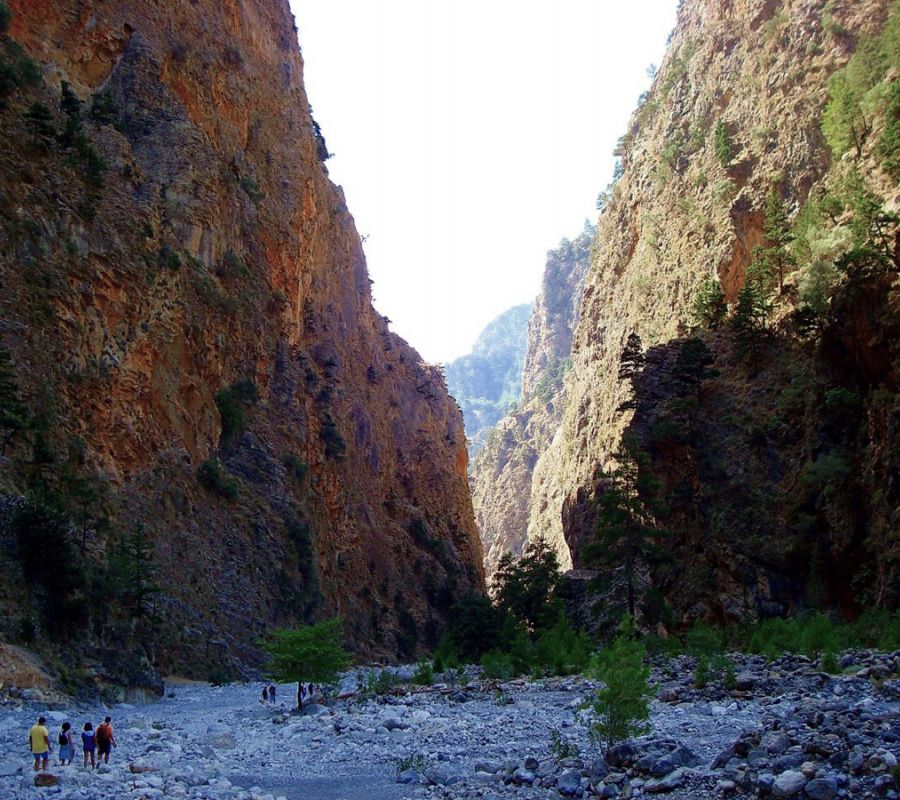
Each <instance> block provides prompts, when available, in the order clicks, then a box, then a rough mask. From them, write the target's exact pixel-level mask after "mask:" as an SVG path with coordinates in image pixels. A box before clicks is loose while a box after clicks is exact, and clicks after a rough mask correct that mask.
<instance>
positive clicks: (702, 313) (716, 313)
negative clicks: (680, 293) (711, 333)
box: [691, 278, 728, 330]
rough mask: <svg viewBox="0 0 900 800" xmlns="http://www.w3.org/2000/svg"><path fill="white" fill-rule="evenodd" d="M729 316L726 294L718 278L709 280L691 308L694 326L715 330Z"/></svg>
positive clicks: (701, 288) (703, 285) (701, 287)
mask: <svg viewBox="0 0 900 800" xmlns="http://www.w3.org/2000/svg"><path fill="white" fill-rule="evenodd" d="M727 314H728V303H726V302H725V292H723V291H722V285H721V284H720V283H719V280H718V278H708V279H707V280H705V281H704V282H703V283H702V284H701V285H700V289H699V290H698V291H697V295H696V297H694V302H693V305H692V307H691V316H692V317H693V319H694V324H695V325H697V326H699V327H701V328H709V329H710V330H715V329H716V328H718V327H719V326H720V325H721V324H722V323H723V322H724V321H725V317H726V316H727Z"/></svg>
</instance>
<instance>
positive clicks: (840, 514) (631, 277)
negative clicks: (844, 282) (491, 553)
mask: <svg viewBox="0 0 900 800" xmlns="http://www.w3.org/2000/svg"><path fill="white" fill-rule="evenodd" d="M889 6H890V3H888V2H886V0H863V1H862V2H856V3H846V4H838V5H835V4H826V3H824V2H803V3H780V2H771V1H770V0H736V1H735V2H724V1H723V0H687V2H685V3H684V4H683V6H682V7H681V9H680V12H679V18H678V24H677V27H676V29H675V31H674V33H673V37H672V39H671V43H670V46H669V50H668V52H667V55H666V57H665V60H664V62H663V64H662V66H661V68H660V70H659V73H658V76H657V77H656V80H655V82H654V86H653V88H652V90H651V91H650V92H649V94H648V96H647V97H646V98H645V99H644V101H643V102H642V104H641V106H640V107H639V108H638V110H637V111H636V112H635V115H634V117H633V118H632V122H631V125H630V127H629V130H628V132H627V134H626V136H625V138H624V139H623V145H622V150H623V166H624V174H623V175H622V177H621V179H620V180H619V181H618V183H617V185H616V186H615V191H614V193H613V197H612V200H611V202H610V203H609V205H608V207H607V208H606V210H605V211H604V213H603V214H602V215H601V217H600V221H599V231H598V235H597V246H596V253H595V256H594V258H593V260H592V264H591V269H590V271H589V273H588V276H587V279H586V281H585V285H584V291H583V298H582V303H581V315H580V320H579V322H578V325H577V329H576V332H575V336H574V342H573V345H572V353H571V357H572V368H571V370H570V371H569V372H568V373H567V376H566V390H565V391H566V399H565V408H564V410H563V411H562V423H561V426H560V428H559V430H558V432H557V433H556V435H555V436H554V437H553V438H552V442H551V443H550V445H549V447H548V448H547V449H546V450H543V451H538V457H539V462H538V464H539V466H538V467H537V468H536V469H535V470H534V477H533V480H532V487H531V500H530V505H529V523H528V530H529V536H537V535H544V536H546V537H547V538H548V539H550V540H551V541H553V542H555V543H556V544H557V546H558V548H559V551H560V555H561V558H562V560H563V561H566V560H568V559H569V558H571V559H572V560H573V561H574V562H575V564H576V566H578V563H579V552H580V547H581V544H582V543H583V542H584V541H585V539H586V538H587V537H589V536H591V534H592V531H593V529H594V525H595V518H596V517H595V510H594V505H593V498H594V497H595V495H596V492H597V490H598V484H597V475H598V471H608V470H609V469H610V467H611V466H613V464H614V462H613V460H612V454H613V453H614V452H615V451H616V449H617V448H618V446H619V442H620V439H621V436H622V433H623V431H624V430H625V429H626V428H631V430H632V431H634V432H635V433H636V434H637V435H638V438H639V440H640V442H641V444H642V446H643V447H644V448H645V449H646V450H647V451H648V453H649V458H650V466H649V468H650V469H652V471H653V472H654V474H655V476H656V477H657V478H658V479H660V480H661V481H662V483H663V488H662V491H663V492H664V493H665V496H666V499H667V500H668V501H669V502H670V504H671V507H674V509H675V511H673V515H674V516H672V517H670V518H669V519H667V520H666V521H665V522H666V523H671V527H670V530H673V532H674V534H675V535H674V539H673V545H674V548H675V553H676V559H677V563H678V568H673V569H670V570H669V572H668V574H669V577H668V578H667V579H663V585H664V587H666V591H667V594H666V597H667V598H668V600H669V601H670V602H672V603H674V604H675V606H676V610H677V611H678V612H679V614H681V615H683V616H684V617H686V618H696V617H697V616H711V617H718V618H720V619H735V618H740V619H747V618H754V617H755V616H757V615H759V614H766V613H781V612H783V611H786V610H790V609H796V608H797V607H802V605H803V604H804V603H805V602H807V601H808V600H809V594H808V590H809V589H810V586H809V580H810V579H812V580H819V579H820V578H821V579H822V581H823V583H824V589H823V587H822V586H820V587H818V589H819V590H820V591H824V597H822V598H820V599H823V600H824V601H825V602H836V603H840V604H848V605H852V604H853V602H855V601H854V600H851V597H850V595H851V592H850V590H849V588H848V587H849V586H850V584H851V583H853V584H854V586H855V587H856V589H855V590H854V591H857V592H858V594H857V595H856V597H857V598H861V597H868V598H869V599H874V600H881V601H884V602H888V603H895V602H896V600H897V598H896V564H897V557H898V551H897V540H896V536H895V535H891V534H887V533H886V531H887V530H888V529H890V528H891V527H892V526H894V527H895V526H896V524H897V517H896V510H895V509H896V507H897V495H896V490H895V487H894V482H893V481H892V480H891V479H889V478H887V474H888V472H889V471H890V469H891V467H890V466H889V464H891V463H893V464H894V465H896V458H894V457H893V456H886V455H885V451H886V449H887V450H889V449H891V448H892V447H893V448H894V450H895V452H896V442H897V438H896V431H895V430H894V432H892V433H891V432H888V430H887V429H886V428H885V427H884V424H883V420H884V414H886V413H887V414H890V413H891V412H889V411H888V410H887V409H890V408H893V409H894V410H895V411H896V408H897V399H896V379H897V371H896V364H897V356H896V347H895V346H894V345H891V344H889V342H890V341H891V338H892V334H891V331H892V330H894V329H896V320H897V312H896V309H897V306H896V291H897V287H896V281H892V280H891V279H890V278H885V279H884V280H883V281H882V283H880V284H879V286H878V287H877V288H876V287H875V286H874V285H873V287H871V292H869V294H868V300H866V299H865V297H864V294H865V292H860V293H858V294H856V295H854V296H853V298H844V299H843V300H840V301H838V300H836V301H835V303H836V304H838V303H843V304H844V305H845V306H846V308H844V309H843V312H842V317H841V318H843V319H845V320H851V321H852V324H850V325H843V326H838V327H837V328H835V329H834V330H833V331H831V332H830V333H826V335H825V336H824V342H823V346H824V349H825V351H824V353H823V352H819V353H817V354H811V353H810V352H809V348H807V349H806V350H804V349H803V347H802V346H799V345H796V344H790V343H787V338H786V337H785V338H779V339H778V341H779V342H780V343H781V342H784V344H783V345H782V344H778V345H775V346H773V348H772V349H771V350H770V351H769V355H768V356H767V358H766V359H765V360H764V362H765V363H763V364H762V366H761V367H760V368H758V369H757V370H755V371H754V370H747V369H744V368H737V367H734V368H732V366H733V364H734V363H735V362H736V360H737V359H736V357H735V354H734V352H733V351H731V350H730V349H729V347H730V345H729V344H728V343H726V342H725V341H724V340H721V341H720V340H719V339H717V338H716V337H711V339H710V346H711V347H712V349H713V350H714V352H715V356H716V359H717V364H716V366H717V367H719V368H720V370H721V375H720V377H719V378H718V379H717V380H716V381H712V382H711V383H710V387H711V388H710V395H709V396H707V397H705V398H701V399H700V401H699V402H700V406H701V408H702V411H701V412H700V416H699V419H700V422H699V423H698V426H699V427H698V430H699V431H701V432H700V433H697V437H701V438H703V443H702V444H701V445H698V446H695V447H682V446H677V445H676V444H675V443H673V442H672V440H671V437H667V435H665V432H664V431H663V430H662V429H661V428H660V427H659V426H658V425H657V426H655V425H654V423H655V422H659V421H660V420H659V418H658V417H655V416H654V413H655V412H654V410H653V409H654V403H657V404H658V403H661V402H663V400H662V395H663V394H665V391H666V390H665V388H664V386H663V383H664V378H663V376H664V375H665V374H667V372H666V363H668V366H669V367H671V365H672V359H673V358H675V356H676V355H677V349H678V347H680V343H681V342H683V341H684V338H685V336H686V335H687V334H688V332H689V329H690V308H691V303H692V300H693V298H694V296H695V295H696V292H697V289H698V287H699V286H700V284H701V282H703V281H704V280H705V279H707V278H710V277H716V278H717V279H718V280H719V282H720V284H721V286H722V288H723V289H724V292H725V295H726V298H727V300H728V301H729V302H731V303H733V302H734V301H735V299H736V297H737V294H738V292H739V290H740V288H741V286H742V285H743V283H744V278H745V273H746V270H747V267H748V264H749V262H750V258H751V253H752V251H753V248H754V247H755V246H756V245H757V244H760V243H761V242H762V241H763V208H764V206H765V198H766V195H767V193H768V192H769V191H770V189H771V188H772V187H773V186H775V187H776V188H777V190H778V191H779V192H780V194H781V197H783V198H784V199H785V203H786V206H787V209H788V213H789V214H791V215H795V214H796V212H797V211H798V210H799V209H800V207H801V206H802V205H803V203H804V202H805V201H806V199H807V198H808V197H809V196H810V193H811V192H813V191H815V190H818V189H819V188H822V182H823V179H824V177H825V175H826V172H827V171H828V169H829V166H830V163H831V155H830V151H829V148H828V146H827V145H826V143H825V141H824V138H823V135H822V129H821V120H822V113H823V110H824V107H825V104H826V101H827V91H828V88H827V87H828V78H829V76H830V75H831V74H832V73H833V72H834V71H835V70H836V69H838V68H840V67H842V66H843V65H844V64H845V63H846V62H847V60H848V58H849V57H850V56H851V54H852V53H853V52H854V50H855V48H856V47H857V45H858V44H859V42H860V41H861V37H864V36H865V35H867V34H875V33H877V32H878V31H879V30H880V29H881V28H882V27H883V25H884V23H885V20H886V18H887V15H888V11H889ZM719 123H723V124H724V126H725V129H726V130H727V132H728V135H729V137H730V139H731V145H730V148H729V149H730V152H728V153H727V155H726V157H725V158H721V157H717V155H716V152H715V131H716V128H717V127H718V125H719ZM876 141H877V135H876V134H874V133H873V135H871V136H870V137H869V138H868V140H867V142H866V144H865V146H864V148H863V153H862V158H861V166H860V169H861V172H862V173H863V176H864V180H865V181H866V183H867V185H868V186H870V187H871V188H873V189H875V190H876V191H877V192H878V193H879V194H880V195H881V196H882V197H883V198H885V201H886V207H887V208H888V209H892V208H896V206H897V199H898V191H897V185H896V183H895V182H893V181H891V180H890V179H889V177H888V176H887V174H886V173H885V172H884V171H882V170H881V168H880V167H879V166H878V164H877V163H876V160H875V159H873V158H872V157H871V154H872V152H873V148H874V147H875V142H876ZM786 291H787V292H788V294H789V293H790V292H791V291H793V292H796V279H795V283H794V288H793V289H791V288H790V287H788V288H787V290H786ZM865 291H866V292H868V291H869V290H868V289H867V290H865ZM876 296H877V297H879V298H880V299H876ZM863 309H867V311H863ZM866 314H868V315H869V317H868V318H869V324H867V323H864V322H863V321H862V317H863V316H865V315H866ZM864 330H866V331H867V333H863V331H864ZM633 331H634V332H637V333H638V334H639V335H640V337H641V338H642V340H643V345H644V347H645V348H649V351H648V369H647V371H646V375H645V380H644V384H643V387H642V389H643V392H644V399H645V401H646V402H645V407H644V411H643V412H641V411H639V412H638V413H637V415H635V414H634V412H625V413H623V412H622V411H621V410H620V409H621V405H622V403H623V401H626V400H628V398H629V397H630V391H631V390H630V388H629V385H628V382H627V381H621V380H619V379H618V366H619V357H620V353H621V352H622V350H623V346H624V344H625V341H626V339H627V337H628V336H629V334H630V333H631V332H633ZM842 331H843V332H842ZM834 339H843V340H845V341H844V344H843V345H840V346H834V347H832V344H833V340H834ZM850 341H852V342H854V344H852V345H851V344H849V342H850ZM864 341H865V342H867V344H863V342H864ZM851 350H852V351H853V353H854V354H853V355H852V356H849V359H848V353H849V352H850V351H851ZM838 352H840V353H842V355H840V356H839V355H838ZM667 360H668V361H667ZM850 362H852V365H851V363H850ZM889 364H893V365H894V366H893V368H891V367H888V365H889ZM876 365H877V366H876ZM800 373H805V374H806V378H808V382H806V383H804V380H805V378H803V377H802V376H800V377H798V376H799V375H800ZM801 386H806V387H808V389H800V388H799V387H801ZM828 386H845V387H853V391H854V392H858V393H859V395H860V396H862V397H863V400H862V403H863V405H864V406H865V408H866V410H865V411H864V412H863V413H862V414H861V415H860V420H861V421H860V425H861V427H860V432H859V437H858V438H854V439H853V443H852V445H851V444H848V445H847V452H850V453H852V454H853V455H852V460H853V463H855V464H857V465H858V469H859V470H860V472H861V475H862V478H861V483H860V486H859V487H858V497H859V498H862V499H861V500H860V501H859V502H860V505H859V506H858V507H857V508H856V509H855V510H852V511H851V510H850V507H849V506H851V505H853V502H852V501H850V500H849V499H848V500H847V504H846V505H845V507H844V508H843V510H841V511H838V510H836V509H835V508H834V506H835V505H840V504H841V503H843V502H844V501H840V503H832V502H831V500H830V499H829V498H824V499H823V497H822V496H821V494H820V495H816V496H813V495H812V494H811V493H810V488H809V487H810V485H811V481H812V480H814V478H811V475H814V474H819V473H817V472H816V468H815V467H814V466H813V467H810V466H809V465H810V463H811V462H812V463H813V464H815V462H816V459H817V458H820V457H823V454H824V453H826V452H827V451H828V449H829V448H830V447H834V434H833V431H832V432H829V431H828V430H827V428H828V425H827V423H826V422H824V421H823V419H822V417H815V414H814V413H812V412H811V411H810V410H809V409H807V411H806V412H804V411H803V407H802V403H800V401H799V400H798V401H797V403H795V404H794V412H792V414H793V416H791V414H788V413H787V409H786V407H785V406H784V404H785V403H790V402H792V401H790V400H789V395H790V393H791V392H798V391H800V392H803V391H807V390H808V391H809V392H810V394H809V395H808V397H809V404H810V405H812V406H818V405H819V404H820V403H821V402H822V399H821V398H822V396H823V394H824V391H825V389H827V387H828ZM879 387H880V391H881V392H882V394H878V392H877V391H875V390H876V389H879ZM873 391H875V393H874V394H872V392H873ZM661 393H662V394H661ZM816 398H818V399H816ZM779 404H781V406H780V407H781V411H782V412H783V413H782V419H784V425H785V426H786V427H785V428H781V429H778V431H775V432H773V431H772V429H771V427H769V428H768V429H767V426H772V425H774V424H775V422H776V419H777V413H776V412H778V411H779ZM798 404H799V405H798ZM814 417H815V420H816V421H812V420H813V418H814ZM791 419H792V420H793V422H791V421H790V420H791ZM876 420H881V421H876ZM792 426H795V427H794V428H793V430H791V431H789V430H787V429H789V428H792ZM750 429H754V430H755V431H756V432H755V434H754V433H753V430H750ZM801 429H802V430H801ZM813 429H815V432H812V431H813ZM767 430H768V432H766V431H767ZM892 430H893V429H892ZM745 434H746V435H745ZM754 436H755V438H754ZM695 438H696V437H695ZM712 456H715V457H714V458H713V457H712ZM854 469H855V468H854ZM845 488H846V486H845ZM887 496H889V497H890V498H891V500H890V501H888V502H883V501H884V498H885V497H887ZM848 497H849V496H848ZM685 498H687V499H685ZM892 508H893V509H894V510H892ZM480 513H481V512H480V511H479V515H480ZM804 515H805V516H804ZM895 530H896V527H895ZM816 542H818V543H819V544H816ZM486 545H487V546H489V545H490V542H489V541H486ZM819 545H820V546H821V550H819V551H817V550H816V548H817V547H819ZM486 549H487V547H486ZM863 552H868V553H869V554H870V555H869V556H867V557H866V559H867V560H866V563H867V566H866V567H865V568H864V569H863V568H862V567H861V565H860V563H859V562H856V563H855V565H854V566H853V567H852V568H851V567H850V566H849V565H850V563H851V562H854V559H856V558H857V557H861V554H862V553H863ZM875 554H877V555H875ZM816 561H818V563H817V564H816V565H812V562H816ZM823 563H824V564H825V566H824V568H823V567H822V564H823ZM865 570H870V571H869V572H866V571H865ZM804 582H806V585H805V586H804ZM891 586H893V587H894V588H893V589H891V588H890V587H891ZM870 590H871V591H870ZM891 597H893V599H891Z"/></svg>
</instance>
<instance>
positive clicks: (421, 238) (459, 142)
mask: <svg viewBox="0 0 900 800" xmlns="http://www.w3.org/2000/svg"><path fill="white" fill-rule="evenodd" d="M291 6H292V7H293V11H294V14H295V15H296V17H297V27H298V28H299V32H300V44H301V47H302V49H303V56H304V60H305V63H306V73H305V78H306V88H307V92H308V94H309V98H310V103H311V104H312V106H313V109H314V111H315V117H316V119H317V121H318V122H319V124H320V125H321V127H322V131H323V133H324V134H325V138H326V140H327V142H328V148H329V150H330V151H331V152H332V153H334V154H335V155H334V157H333V158H332V159H331V160H330V161H329V162H328V169H329V172H330V173H331V177H332V180H334V181H335V183H338V184H340V185H342V186H343V187H344V191H345V192H346V195H347V203H348V205H349V207H350V211H351V213H352V214H353V215H354V217H355V219H356V225H357V228H358V229H359V232H360V233H361V234H362V235H364V236H367V237H368V239H367V241H366V243H365V245H364V247H365V250H366V256H367V259H368V264H369V272H370V275H371V277H372V278H373V280H374V281H375V285H374V287H373V291H374V296H375V305H376V308H378V310H379V311H381V312H382V313H383V314H386V315H387V316H388V317H390V318H391V320H392V321H393V324H392V327H393V329H394V330H395V331H396V332H397V333H399V334H400V335H401V336H403V337H404V338H405V339H407V340H408V341H409V342H410V343H411V344H412V345H413V346H414V347H416V348H417V349H418V350H419V352H421V353H422V355H423V356H424V357H425V358H426V359H427V360H429V361H433V362H438V361H449V360H452V359H453V358H455V357H457V356H459V355H462V354H464V353H466V352H468V350H469V348H470V347H471V345H472V343H473V342H474V340H475V338H476V336H477V335H478V333H479V332H480V331H481V329H482V328H483V327H484V326H485V325H486V324H487V323H488V322H490V321H491V320H492V319H493V318H494V317H495V316H497V315H498V314H500V313H501V312H503V311H505V310H506V309H508V308H510V307H511V306H514V305H517V304H518V303H523V302H531V301H532V300H534V297H535V295H536V294H537V293H538V291H539V289H540V279H541V273H542V271H543V265H544V256H545V254H546V251H547V250H548V249H550V248H553V247H555V246H556V245H557V244H558V243H559V240H560V239H561V238H562V237H563V236H567V237H569V238H574V237H575V236H576V235H577V234H578V233H580V232H581V229H582V227H583V225H584V220H585V219H586V218H590V219H591V220H594V219H595V217H596V212H595V210H594V203H595V200H596V197H597V193H598V192H599V191H600V190H601V189H603V188H604V187H605V186H606V184H607V183H608V181H609V179H610V175H611V172H612V166H613V159H612V155H611V152H612V149H613V147H614V146H615V142H616V140H617V139H618V138H619V136H620V135H621V134H622V133H623V132H624V130H625V124H626V122H627V120H628V117H629V115H630V114H631V111H632V109H633V108H634V106H635V103H636V100H637V97H638V95H639V94H640V93H641V92H642V91H643V90H644V89H646V88H647V86H648V85H649V82H650V81H649V78H648V76H647V72H646V70H647V66H648V65H649V64H650V63H655V64H658V63H659V62H660V61H661V60H662V56H663V52H664V49H665V42H666V37H667V36H668V33H669V31H670V30H671V28H672V27H673V25H674V24H675V7H676V0H291Z"/></svg>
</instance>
